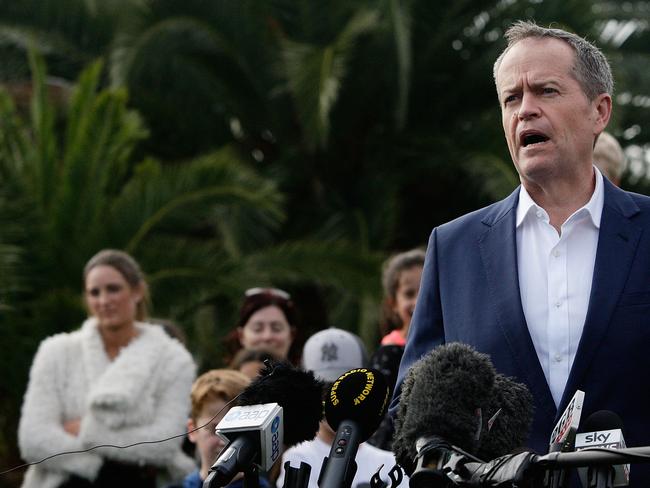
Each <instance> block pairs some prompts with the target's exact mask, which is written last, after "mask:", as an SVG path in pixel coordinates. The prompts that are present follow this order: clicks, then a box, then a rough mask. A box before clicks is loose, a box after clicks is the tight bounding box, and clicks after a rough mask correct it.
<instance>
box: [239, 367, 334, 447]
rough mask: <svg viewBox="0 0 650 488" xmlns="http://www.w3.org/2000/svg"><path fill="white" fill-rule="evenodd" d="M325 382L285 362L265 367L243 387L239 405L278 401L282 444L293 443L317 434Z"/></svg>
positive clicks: (288, 444)
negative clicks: (281, 425) (282, 421)
mask: <svg viewBox="0 0 650 488" xmlns="http://www.w3.org/2000/svg"><path fill="white" fill-rule="evenodd" d="M324 387H325V384H324V383H323V382H322V381H320V380H318V379H316V378H315V377H314V373H312V372H311V371H304V370H301V369H299V368H296V367H294V366H292V365H290V364H288V363H275V364H272V365H269V366H267V367H266V368H265V369H264V370H263V371H262V372H261V374H260V376H258V377H257V378H255V379H254V380H253V382H252V383H251V384H250V385H248V387H246V389H245V390H244V391H243V392H242V394H241V396H240V397H239V400H238V405H240V406H244V405H258V404H263V403H273V402H274V403H277V404H278V405H280V406H281V407H282V410H283V417H284V443H285V444H286V445H287V446H293V445H295V444H298V443H300V442H303V441H308V440H311V439H313V438H314V437H315V436H316V432H317V431H318V427H319V422H320V421H321V419H322V417H323V389H324Z"/></svg>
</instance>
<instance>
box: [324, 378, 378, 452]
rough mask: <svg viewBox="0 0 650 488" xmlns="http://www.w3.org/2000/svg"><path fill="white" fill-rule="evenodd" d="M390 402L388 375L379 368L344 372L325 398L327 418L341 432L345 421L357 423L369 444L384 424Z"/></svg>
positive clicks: (331, 425)
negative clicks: (340, 428) (374, 433)
mask: <svg viewBox="0 0 650 488" xmlns="http://www.w3.org/2000/svg"><path fill="white" fill-rule="evenodd" d="M388 400H389V388H388V383H387V382H386V379H385V378H384V375H383V374H382V373H381V372H380V371H377V370H375V369H371V368H358V369H352V370H350V371H348V372H346V373H343V374H342V375H341V376H340V377H339V378H338V379H337V380H336V381H335V382H334V383H333V384H332V387H331V388H330V392H329V395H328V396H327V398H326V399H325V418H326V419H327V423H328V424H330V427H331V428H332V429H334V430H337V429H338V427H339V425H340V423H341V422H343V421H344V420H352V421H354V422H355V423H356V424H357V425H358V426H359V428H360V430H361V442H364V441H366V440H367V439H368V438H369V437H370V436H371V435H372V434H373V432H374V431H375V430H377V427H379V424H380V423H381V420H382V418H384V415H385V413H386V408H387V406H388Z"/></svg>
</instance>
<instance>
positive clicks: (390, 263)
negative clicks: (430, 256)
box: [380, 249, 425, 335]
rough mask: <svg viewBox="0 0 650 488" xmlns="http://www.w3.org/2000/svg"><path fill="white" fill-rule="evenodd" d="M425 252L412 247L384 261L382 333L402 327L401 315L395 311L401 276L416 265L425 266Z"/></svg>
mask: <svg viewBox="0 0 650 488" xmlns="http://www.w3.org/2000/svg"><path fill="white" fill-rule="evenodd" d="M424 257H425V252H424V251H423V250H422V249H411V250H410V251H405V252H401V253H399V254H395V255H394V256H391V257H390V258H388V259H387V260H386V261H385V262H384V266H383V271H382V279H381V282H382V286H383V288H384V302H383V306H382V322H381V326H380V328H381V333H382V335H386V334H387V333H388V332H390V331H391V330H395V329H399V328H400V327H402V324H401V322H400V319H399V317H397V315H396V314H395V312H394V311H393V306H394V304H395V297H396V295H397V287H398V286H399V278H400V276H401V274H402V272H404V271H406V270H409V269H411V268H415V267H420V268H421V267H424Z"/></svg>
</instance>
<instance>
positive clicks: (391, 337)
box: [381, 329, 406, 346]
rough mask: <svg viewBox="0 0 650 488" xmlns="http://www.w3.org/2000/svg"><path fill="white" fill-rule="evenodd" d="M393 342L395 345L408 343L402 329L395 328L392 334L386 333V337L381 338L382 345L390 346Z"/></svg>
mask: <svg viewBox="0 0 650 488" xmlns="http://www.w3.org/2000/svg"><path fill="white" fill-rule="evenodd" d="M391 344H392V345H395V346H405V345H406V338H405V337H404V336H403V335H402V331H401V330H398V329H395V330H394V331H392V332H391V333H390V334H386V335H385V336H384V338H383V339H382V340H381V345H382V346H389V345H391Z"/></svg>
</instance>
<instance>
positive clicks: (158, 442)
mask: <svg viewBox="0 0 650 488" xmlns="http://www.w3.org/2000/svg"><path fill="white" fill-rule="evenodd" d="M269 376H270V375H269ZM242 393H243V392H242ZM240 396H241V393H239V394H238V395H237V396H236V397H235V398H233V399H232V400H230V401H229V402H228V403H226V404H225V405H224V406H223V407H222V408H221V409H220V410H219V411H218V412H217V413H215V414H214V416H213V417H212V418H211V419H210V420H208V421H207V422H206V423H204V424H203V425H200V426H198V427H195V428H194V429H192V430H189V431H187V432H183V433H182V434H177V435H173V436H171V437H167V438H165V439H159V440H154V441H141V442H135V443H133V444H128V445H126V446H117V445H115V444H100V445H98V446H92V447H89V448H88V449H81V450H78V451H63V452H57V453H56V454H52V455H51V456H47V457H45V458H43V459H41V460H40V461H35V462H33V463H24V464H20V465H18V466H14V467H13V468H10V469H6V470H4V471H0V476H2V475H4V474H7V473H11V472H12V471H16V470H17V469H20V468H26V467H28V466H35V465H36V464H41V463H44V462H45V461H48V460H49V459H52V458H55V457H59V456H63V455H67V454H82V453H84V452H89V451H94V450H95V449H99V448H102V447H112V448H114V449H129V448H130V447H135V446H143V445H147V444H161V443H163V442H167V441H171V440H172V439H177V438H179V437H184V436H186V435H187V434H191V433H193V432H196V431H198V430H201V429H204V428H205V427H207V426H208V425H210V423H211V422H212V421H213V420H214V419H215V418H217V417H218V416H219V415H220V414H221V412H223V411H224V409H226V408H227V407H229V406H230V404H231V403H232V402H234V401H235V400H237V399H238V398H239V397H240Z"/></svg>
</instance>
